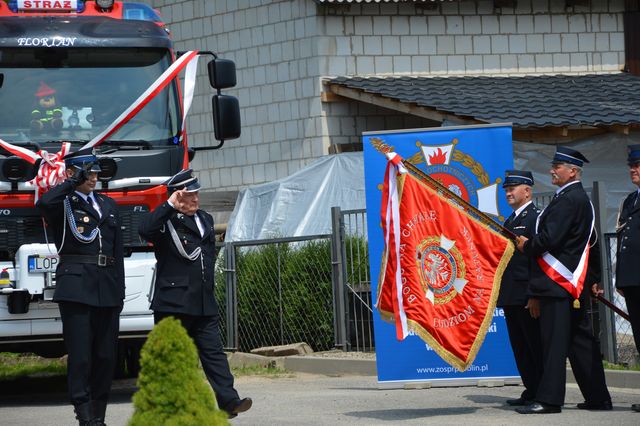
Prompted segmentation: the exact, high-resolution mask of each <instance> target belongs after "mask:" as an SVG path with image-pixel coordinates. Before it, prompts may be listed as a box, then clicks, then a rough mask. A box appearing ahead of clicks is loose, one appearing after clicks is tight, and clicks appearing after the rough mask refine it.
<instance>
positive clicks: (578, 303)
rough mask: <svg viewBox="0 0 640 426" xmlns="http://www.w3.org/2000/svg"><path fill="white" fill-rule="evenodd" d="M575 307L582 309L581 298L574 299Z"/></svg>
mask: <svg viewBox="0 0 640 426" xmlns="http://www.w3.org/2000/svg"><path fill="white" fill-rule="evenodd" d="M573 309H580V300H578V299H575V300H574V301H573Z"/></svg>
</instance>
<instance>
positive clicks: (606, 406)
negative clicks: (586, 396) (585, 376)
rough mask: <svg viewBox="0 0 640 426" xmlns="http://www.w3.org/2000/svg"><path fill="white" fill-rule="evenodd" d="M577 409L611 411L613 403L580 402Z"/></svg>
mask: <svg viewBox="0 0 640 426" xmlns="http://www.w3.org/2000/svg"><path fill="white" fill-rule="evenodd" d="M578 409H580V410H592V411H611V410H613V405H612V404H611V401H605V402H587V401H585V402H581V403H579V404H578Z"/></svg>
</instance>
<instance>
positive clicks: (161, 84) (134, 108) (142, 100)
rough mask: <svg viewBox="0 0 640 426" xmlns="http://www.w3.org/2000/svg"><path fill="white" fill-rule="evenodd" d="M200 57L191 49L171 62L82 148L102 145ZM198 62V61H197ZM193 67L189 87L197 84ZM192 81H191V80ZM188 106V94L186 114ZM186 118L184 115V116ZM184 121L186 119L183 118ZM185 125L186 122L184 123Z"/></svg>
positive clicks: (188, 75)
mask: <svg viewBox="0 0 640 426" xmlns="http://www.w3.org/2000/svg"><path fill="white" fill-rule="evenodd" d="M194 58H195V59H197V58H198V51H197V50H191V51H189V52H186V53H184V54H183V55H182V56H180V57H179V58H178V59H176V61H175V62H174V63H173V64H171V66H170V67H169V68H167V69H166V71H165V72H163V73H162V75H161V76H160V77H158V79H157V80H156V81H154V82H153V84H152V85H151V86H149V88H148V89H147V90H145V91H144V93H143V94H141V95H140V96H139V97H138V99H136V100H135V101H134V102H133V103H132V104H131V105H130V106H129V107H128V108H127V109H126V110H125V111H124V112H123V113H122V114H120V116H119V117H118V118H116V119H115V121H114V122H113V123H111V124H110V125H109V126H108V127H107V128H106V129H104V130H103V131H102V132H101V133H99V134H98V135H96V136H95V137H94V138H93V139H92V140H90V141H89V142H87V143H86V144H85V145H84V146H83V147H82V148H80V149H85V148H91V147H95V146H98V145H100V144H101V143H102V142H104V141H105V140H106V139H107V138H108V137H109V136H111V135H113V134H114V133H115V132H117V131H118V130H119V129H120V128H121V127H122V126H124V125H125V124H126V123H127V122H128V121H129V120H131V118H132V117H134V116H135V115H136V114H137V113H138V112H140V110H141V109H142V108H144V107H145V106H146V105H147V104H148V103H149V102H150V101H151V100H152V99H153V98H155V97H156V95H157V94H158V93H160V92H161V91H162V89H164V88H165V87H166V86H167V84H169V82H171V80H173V79H174V78H175V77H176V76H177V75H178V73H179V72H180V71H181V70H182V69H183V68H184V67H185V66H187V65H188V64H189V63H191V61H192V60H193V59H194ZM195 62H196V64H197V61H195ZM189 68H190V69H192V71H191V72H187V76H186V78H185V86H186V87H187V88H188V87H189V86H190V85H195V68H196V67H195V66H191V67H189ZM190 79H191V80H192V81H189V80H190ZM188 95H189V96H191V97H193V89H191V92H190V94H188ZM188 102H189V105H188V106H190V104H191V99H188ZM188 106H187V96H185V105H184V107H183V111H184V115H186V111H188ZM183 118H184V117H183ZM183 123H184V120H183ZM183 125H184V124H183Z"/></svg>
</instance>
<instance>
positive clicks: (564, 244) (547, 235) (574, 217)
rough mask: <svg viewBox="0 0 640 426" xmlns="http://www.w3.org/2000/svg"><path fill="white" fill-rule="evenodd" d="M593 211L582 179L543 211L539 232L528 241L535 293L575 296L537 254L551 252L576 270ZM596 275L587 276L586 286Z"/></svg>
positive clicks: (592, 254) (591, 259)
mask: <svg viewBox="0 0 640 426" xmlns="http://www.w3.org/2000/svg"><path fill="white" fill-rule="evenodd" d="M592 220H593V211H592V209H591V204H590V201H589V197H588V196H587V193H586V192H585V190H584V188H583V187H582V183H581V182H577V183H574V184H571V185H569V186H567V187H566V188H564V189H563V190H562V191H561V192H560V193H558V194H557V195H556V196H555V197H554V198H553V200H551V202H550V203H549V205H548V206H547V208H545V209H544V210H543V211H542V213H541V214H540V218H539V225H538V232H537V233H536V234H535V235H534V236H533V238H531V239H529V241H527V242H526V243H525V244H524V253H525V254H527V255H528V256H531V257H532V258H533V259H532V262H531V282H530V285H529V290H530V294H531V296H536V297H537V296H542V297H561V298H571V295H570V294H569V292H567V291H566V290H565V289H563V288H562V287H560V285H558V284H557V283H555V282H554V281H553V280H551V278H549V277H547V275H546V274H545V273H544V272H543V271H542V269H541V268H540V266H539V265H538V262H537V261H536V259H535V258H537V257H539V256H542V254H544V253H545V252H547V251H548V252H550V253H551V254H552V255H553V256H555V257H556V259H558V260H559V261H560V262H562V264H563V265H565V266H566V267H567V268H568V269H569V270H571V271H575V269H576V267H577V265H578V263H579V261H580V256H581V255H582V252H583V250H584V247H585V244H586V242H587V241H588V240H589V237H590V234H591V222H592ZM589 254H590V255H589V264H590V265H592V262H597V261H598V259H599V254H598V251H597V250H596V249H595V248H592V249H591V251H590V252H589ZM593 280H594V279H593V278H590V277H587V279H586V281H585V287H587V285H588V284H589V282H594V281H593Z"/></svg>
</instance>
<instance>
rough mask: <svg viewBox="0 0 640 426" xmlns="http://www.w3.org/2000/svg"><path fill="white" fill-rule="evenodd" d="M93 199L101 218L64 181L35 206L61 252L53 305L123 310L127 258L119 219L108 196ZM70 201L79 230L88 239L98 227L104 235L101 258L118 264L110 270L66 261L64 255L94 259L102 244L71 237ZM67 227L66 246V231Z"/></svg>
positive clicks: (115, 208) (114, 206)
mask: <svg viewBox="0 0 640 426" xmlns="http://www.w3.org/2000/svg"><path fill="white" fill-rule="evenodd" d="M93 195H94V197H95V199H96V201H97V203H98V205H99V206H100V210H101V211H102V217H100V215H99V214H98V212H96V211H95V210H94V209H93V207H91V206H90V205H89V204H88V203H87V202H86V201H85V200H84V199H83V198H82V197H80V196H79V195H78V194H76V193H75V190H74V186H73V185H72V184H71V182H68V181H65V182H63V183H61V184H60V185H57V186H56V187H54V188H52V189H50V190H49V191H48V192H46V193H45V194H44V195H43V196H42V197H41V198H40V199H39V200H38V203H37V204H36V206H37V207H38V208H39V209H40V213H41V214H42V216H43V217H44V218H45V219H46V221H47V224H48V226H49V227H50V228H51V229H52V231H53V235H54V241H55V244H56V247H57V248H58V250H60V247H61V246H62V249H61V250H60V258H61V261H60V263H59V264H58V267H57V269H56V290H55V292H54V294H53V300H54V302H77V303H84V304H87V305H90V306H99V307H117V306H122V303H123V299H124V258H123V245H122V244H123V243H122V229H121V223H120V216H119V214H118V208H117V206H116V203H115V201H113V200H112V199H111V198H109V197H107V196H106V195H102V194H98V193H95V192H94V194H93ZM67 197H68V198H69V202H70V205H71V210H72V212H73V217H74V218H75V222H76V227H77V230H78V231H79V232H80V233H81V234H83V235H85V236H89V234H90V233H91V231H92V230H94V229H95V228H96V227H98V228H100V233H101V235H102V254H103V255H105V256H109V257H113V258H114V259H115V263H114V264H112V265H109V266H98V265H97V262H96V264H87V263H75V262H72V261H65V260H64V256H65V255H84V256H90V255H95V256H96V259H97V256H98V253H99V247H100V243H99V242H98V237H96V238H95V239H94V240H93V242H91V243H83V242H80V241H78V240H77V239H76V238H75V237H74V236H73V234H72V233H71V228H70V226H69V223H68V221H66V220H65V219H64V204H63V201H64V199H65V198H67ZM65 227H66V232H65V238H64V244H63V241H62V235H63V230H64V229H65Z"/></svg>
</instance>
